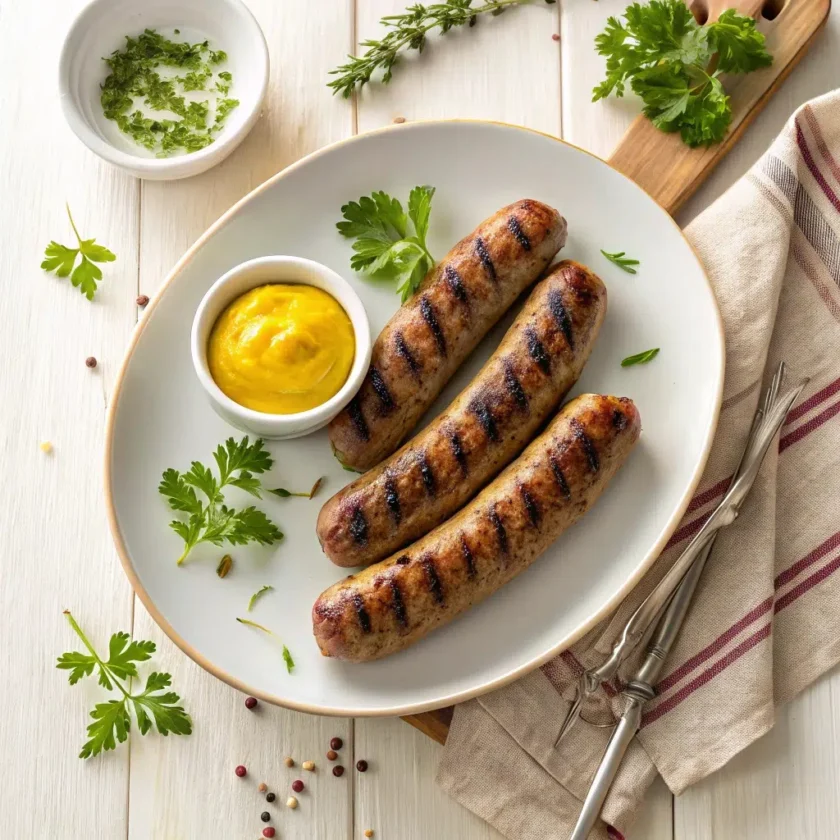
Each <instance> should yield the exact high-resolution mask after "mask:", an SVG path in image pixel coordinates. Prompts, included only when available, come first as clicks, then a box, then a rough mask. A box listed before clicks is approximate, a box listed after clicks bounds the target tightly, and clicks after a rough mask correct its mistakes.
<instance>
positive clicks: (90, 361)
mask: <svg viewBox="0 0 840 840" xmlns="http://www.w3.org/2000/svg"><path fill="white" fill-rule="evenodd" d="M85 364H86V365H87V366H88V367H89V368H95V367H96V356H88V357H87V358H86V359H85Z"/></svg>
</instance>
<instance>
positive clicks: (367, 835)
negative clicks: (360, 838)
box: [365, 828, 373, 837]
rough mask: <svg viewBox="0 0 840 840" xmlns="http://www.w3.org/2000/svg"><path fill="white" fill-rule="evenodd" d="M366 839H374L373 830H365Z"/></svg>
mask: <svg viewBox="0 0 840 840" xmlns="http://www.w3.org/2000/svg"><path fill="white" fill-rule="evenodd" d="M365 837H373V829H372V828H366V829H365Z"/></svg>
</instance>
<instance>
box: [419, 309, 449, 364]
mask: <svg viewBox="0 0 840 840" xmlns="http://www.w3.org/2000/svg"><path fill="white" fill-rule="evenodd" d="M420 314H421V315H422V316H423V320H424V321H425V322H426V324H427V325H428V327H429V329H430V330H431V332H432V335H433V336H434V339H435V344H437V346H438V350H440V354H441V356H445V355H446V339H445V338H444V335H443V330H442V329H441V328H440V324H439V323H438V319H437V315H435V310H434V307H433V306H432V304H431V303H429V299H428V298H427V297H426V295H423V297H421V298H420Z"/></svg>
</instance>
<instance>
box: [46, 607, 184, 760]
mask: <svg viewBox="0 0 840 840" xmlns="http://www.w3.org/2000/svg"><path fill="white" fill-rule="evenodd" d="M65 616H66V617H67V621H68V622H69V624H70V626H71V627H72V628H73V630H74V632H75V633H76V635H77V636H78V637H79V638H80V639H81V641H82V643H83V644H84V646H85V647H86V648H87V649H88V653H86V654H85V653H79V652H78V651H71V652H69V653H63V654H62V655H61V656H59V657H58V661H57V662H56V667H57V668H59V669H62V670H69V671H70V676H69V681H70V685H75V684H76V683H77V682H78V681H79V680H80V679H81V678H82V677H86V676H91V675H92V674H93V672H94V670H96V669H98V670H99V684H100V685H101V686H103V687H104V688H106V689H108V691H113V690H115V689H117V690H119V692H120V694H121V695H122V696H121V697H120V698H117V699H112V700H108V701H107V702H105V703H98V704H97V705H96V706H94V708H93V711H92V712H91V713H90V716H91V718H92V722H91V723H89V724H88V727H87V734H88V740H87V741H86V742H85V744H84V745H83V746H82V750H81V752H80V753H79V758H91V757H93V756H95V755H99V753H101V752H102V751H107V750H113V749H115V748H116V746H117V744H118V743H120V744H121V743H123V742H125V741H126V739H127V738H128V736H129V733H130V731H131V711H132V710H133V712H134V717H135V718H136V719H137V727H138V729H139V730H140V734H141V735H145V734H146V733H147V732H149V730H150V729H152V725H153V721H154V726H155V727H156V728H157V731H158V732H159V733H160V734H161V735H168V734H169V733H170V732H172V733H174V734H176V735H189V734H190V733H191V732H192V721H191V720H190V716H189V715H188V714H187V713H186V711H184V708H183V707H182V706H180V705H178V704H179V703H180V701H181V698H180V697H179V696H178V695H177V694H176V693H175V692H174V691H165V692H163V693H160V692H162V691H163V690H164V689H167V688H169V687H170V686H171V684H172V678H171V677H170V676H169V674H162V673H157V672H153V673H151V674H149V676H148V678H147V680H146V687H145V689H144V690H143V691H142V692H141V693H140V694H132V693H131V680H132V678H135V677H137V676H138V673H137V664H136V663H138V662H146V661H147V660H148V659H149V658H150V657H151V655H152V654H153V653H154V652H155V643H154V642H151V641H133V640H132V639H131V637H130V636H129V635H128V633H114V635H113V636H111V641H110V643H109V645H108V659H107V661H105V660H103V659H102V657H100V656H99V654H98V653H97V652H96V650H95V649H94V647H93V645H92V644H91V643H90V641H89V639H88V638H87V636H86V635H85V634H84V632H83V631H82V628H81V627H79V625H78V623H77V622H76V620H75V619H74V618H73V616H72V615H71V614H70V612H69V611H65ZM126 683H127V684H126Z"/></svg>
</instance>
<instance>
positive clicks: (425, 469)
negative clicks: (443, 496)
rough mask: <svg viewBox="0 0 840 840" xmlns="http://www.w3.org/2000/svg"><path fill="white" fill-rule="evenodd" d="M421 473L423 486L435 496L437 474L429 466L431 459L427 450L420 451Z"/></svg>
mask: <svg viewBox="0 0 840 840" xmlns="http://www.w3.org/2000/svg"><path fill="white" fill-rule="evenodd" d="M420 475H421V476H423V486H424V487H425V488H426V492H427V493H428V494H429V495H430V496H432V498H434V495H435V474H434V473H433V472H432V468H431V467H430V466H429V459H428V458H427V457H426V453H425V452H421V453H420Z"/></svg>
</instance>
